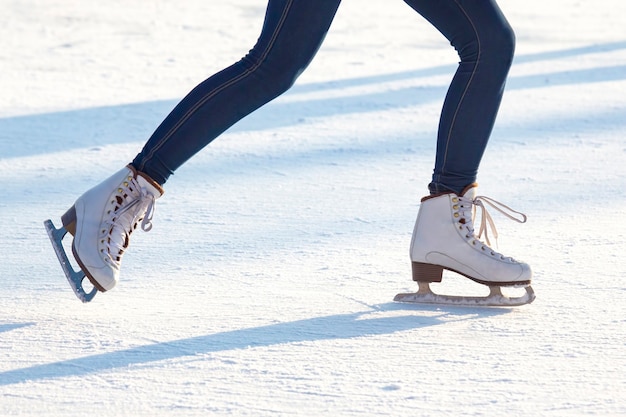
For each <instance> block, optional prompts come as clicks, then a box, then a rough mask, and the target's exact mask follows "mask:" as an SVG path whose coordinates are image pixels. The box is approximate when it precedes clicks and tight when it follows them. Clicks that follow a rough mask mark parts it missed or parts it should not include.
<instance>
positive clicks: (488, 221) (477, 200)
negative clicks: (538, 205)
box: [459, 196, 527, 255]
mask: <svg viewBox="0 0 626 417" xmlns="http://www.w3.org/2000/svg"><path fill="white" fill-rule="evenodd" d="M459 201H460V202H461V203H467V204H461V207H463V208H466V207H468V206H471V217H470V219H474V218H475V217H476V209H477V208H480V227H479V228H478V234H477V235H475V236H476V238H477V239H479V240H480V238H481V237H482V236H483V233H484V237H485V243H487V246H491V240H490V239H489V229H491V233H492V235H493V238H494V239H495V241H496V247H497V240H498V229H497V228H496V224H495V222H494V221H493V218H492V217H491V214H489V211H488V210H487V206H489V207H490V208H493V209H495V210H496V211H498V212H500V213H502V214H503V215H504V216H506V217H507V218H509V219H511V220H513V221H516V222H518V223H526V220H527V217H526V215H525V214H524V213H521V212H519V211H517V210H513V209H512V208H511V207H509V206H507V205H505V204H502V203H501V202H499V201H496V200H494V199H492V198H489V197H485V196H476V197H474V199H471V198H466V197H459ZM463 218H467V215H466V214H465V213H463ZM465 224H466V226H467V228H468V231H469V233H470V235H473V234H474V227H473V220H472V221H470V222H469V224H467V223H465ZM493 254H494V255H495V253H493Z"/></svg>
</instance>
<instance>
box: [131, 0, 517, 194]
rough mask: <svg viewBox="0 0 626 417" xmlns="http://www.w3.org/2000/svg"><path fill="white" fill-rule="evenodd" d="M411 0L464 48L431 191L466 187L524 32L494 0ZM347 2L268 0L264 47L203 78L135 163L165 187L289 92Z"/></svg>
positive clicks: (261, 44)
mask: <svg viewBox="0 0 626 417" xmlns="http://www.w3.org/2000/svg"><path fill="white" fill-rule="evenodd" d="M405 2H406V3H407V4H409V6H411V7H412V8H413V9H414V10H415V11H417V12H418V13H419V14H421V15H422V16H423V17H424V18H426V19H427V20H428V21H429V22H430V23H432V24H433V25H434V26H435V27H436V28H437V29H438V30H439V31H440V32H441V33H442V34H443V35H444V36H445V37H446V38H447V39H448V40H449V41H450V43H451V45H452V46H453V47H454V48H455V49H456V50H457V51H458V53H459V57H460V63H459V67H458V69H457V72H456V74H455V76H454V78H453V80H452V82H451V84H450V88H449V90H448V94H447V96H446V99H445V101H444V105H443V110H442V113H441V119H440V124H439V132H438V138H437V154H436V159H435V169H434V172H433V177H432V182H431V183H430V184H429V189H430V191H431V193H439V192H443V191H455V192H457V193H460V192H461V191H462V190H463V188H465V186H467V185H468V184H471V183H473V182H474V181H475V180H476V175H477V171H478V166H479V164H480V160H481V158H482V155H483V152H484V149H485V147H486V145H487V142H488V139H489V136H490V134H491V130H492V128H493V124H494V121H495V118H496V114H497V111H498V107H499V105H500V101H501V98H502V92H503V89H504V83H505V80H506V76H507V73H508V70H509V67H510V65H511V61H512V57H513V50H514V44H515V37H514V34H513V31H512V29H511V28H510V26H509V24H508V23H507V21H506V19H505V18H504V16H503V15H502V13H501V11H500V9H499V8H498V6H497V4H496V3H495V1H494V0H405ZM340 3H341V0H269V1H268V5H267V11H266V15H265V21H264V25H263V29H262V31H261V35H260V37H259V39H258V41H257V43H256V45H255V46H254V47H253V48H252V50H250V52H249V53H248V54H247V55H246V56H245V57H244V58H242V59H241V61H239V62H237V63H235V64H233V65H231V66H230V67H228V68H226V69H224V70H222V71H220V72H218V73H217V74H215V75H213V76H211V77H210V78H208V79H207V80H205V81H203V82H202V83H200V84H199V85H198V86H197V87H195V88H194V89H193V90H192V91H191V92H190V93H189V94H188V95H187V96H186V97H185V98H183V100H182V101H181V102H180V103H179V104H178V105H177V106H176V107H175V108H174V109H173V110H172V112H171V113H170V114H169V115H168V116H167V117H166V118H165V120H163V122H162V123H161V125H160V126H159V127H158V128H157V129H156V131H155V132H154V133H153V135H152V136H151V137H150V139H149V140H148V141H147V143H146V144H145V146H144V148H143V150H142V151H141V152H140V153H139V154H138V155H137V156H136V158H135V159H134V160H133V162H132V164H133V165H134V166H135V168H137V169H138V170H139V171H142V172H144V173H146V174H148V175H149V176H150V177H152V178H153V179H154V180H155V181H156V182H158V183H159V184H161V185H163V184H164V183H165V182H166V181H167V179H168V177H169V176H170V175H171V174H172V173H173V172H174V171H175V170H176V169H177V168H178V167H180V166H181V165H182V164H183V163H185V161H187V160H188V159H189V158H191V157H192V156H193V155H195V154H196V153H197V152H198V151H200V150H201V149H202V148H204V147H205V146H206V145H208V144H209V143H210V142H211V141H213V139H215V138H216V137H217V136H219V135H220V134H221V133H223V132H224V131H225V130H226V129H228V128H229V127H230V126H232V125H233V124H235V123H236V122H237V121H239V120H240V119H242V118H243V117H245V116H246V115H248V114H250V113H251V112H253V111H254V110H256V109H258V108H259V107H261V106H262V105H264V104H266V103H268V102H269V101H271V100H272V99H274V98H276V97H277V96H279V95H280V94H282V93H284V92H285V91H287V90H288V89H289V88H290V87H291V86H292V85H293V83H294V82H295V80H296V79H297V78H298V76H299V75H300V74H301V73H302V72H303V71H304V70H305V68H306V67H307V66H308V64H309V63H310V62H311V60H312V59H313V57H314V55H315V53H316V52H317V50H318V49H319V47H320V45H321V44H322V42H323V40H324V37H325V36H326V33H327V31H328V28H329V27H330V25H331V23H332V20H333V18H334V16H335V13H336V11H337V8H338V7H339V4H340ZM372 18H375V17H372ZM389 30H393V28H389ZM411 59H412V58H411Z"/></svg>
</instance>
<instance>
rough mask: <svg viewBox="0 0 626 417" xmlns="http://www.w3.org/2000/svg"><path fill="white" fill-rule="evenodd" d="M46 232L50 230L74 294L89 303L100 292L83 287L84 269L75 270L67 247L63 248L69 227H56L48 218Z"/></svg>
mask: <svg viewBox="0 0 626 417" xmlns="http://www.w3.org/2000/svg"><path fill="white" fill-rule="evenodd" d="M43 224H44V226H45V228H46V232H48V237H49V238H50V242H51V243H52V247H53V248H54V253H56V255H57V258H58V260H59V263H60V264H61V268H63V272H64V273H65V277H66V278H67V281H68V282H69V284H70V287H72V290H73V291H74V294H76V297H78V299H79V300H80V301H82V302H83V303H88V302H89V301H91V300H92V299H93V297H95V296H96V293H97V292H98V289H97V288H95V287H94V288H93V289H92V290H91V291H90V292H86V291H85V289H84V288H83V281H84V280H85V278H87V277H86V276H85V273H84V272H83V271H82V270H79V271H75V270H74V268H72V265H71V264H70V260H69V259H68V257H67V254H66V253H65V249H63V244H62V242H61V241H62V240H63V237H64V236H65V235H66V234H67V229H66V228H65V227H60V228H58V229H57V228H56V227H54V224H53V223H52V220H46V221H44V222H43Z"/></svg>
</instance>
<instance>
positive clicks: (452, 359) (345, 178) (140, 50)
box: [0, 0, 626, 417]
mask: <svg viewBox="0 0 626 417" xmlns="http://www.w3.org/2000/svg"><path fill="white" fill-rule="evenodd" d="M0 3H1V4H2V13H0V39H2V48H0V67H1V68H2V70H1V71H0V80H1V81H0V82H1V83H2V84H1V85H2V99H0V191H1V194H2V198H1V199H0V230H2V237H1V238H0V253H1V254H2V263H1V264H0V284H1V285H0V415H15V416H33V415H46V416H84V415H86V414H93V415H98V416H125V415H126V416H161V415H163V416H179V415H180V416H209V415H233V416H246V415H248V416H265V415H268V416H269V415H271V416H278V415H290V416H292V415H301V416H322V415H324V416H327V415H332V416H356V415H359V416H412V417H416V416H430V415H432V416H477V415H489V416H497V415H507V416H514V415H519V416H527V415H534V416H564V415H600V416H608V415H626V342H625V341H626V284H625V283H624V279H625V278H626V266H625V265H626V263H625V262H624V252H625V251H626V226H625V222H624V217H625V216H626V208H625V207H626V198H625V197H624V190H626V180H625V178H626V168H624V161H625V160H626V142H625V141H624V131H625V128H626V117H625V115H626V31H625V30H624V26H623V18H624V15H625V14H626V3H625V2H623V1H622V0H602V1H598V2H581V1H574V0H562V1H558V2H546V1H539V0H526V1H518V0H503V1H501V2H500V5H501V7H502V9H503V10H504V12H505V14H506V15H507V17H508V18H509V20H510V22H511V24H512V25H513V27H514V28H515V29H516V33H517V39H518V42H517V55H516V58H515V62H514V66H513V68H512V71H511V76H510V80H509V83H508V88H507V92H506V94H505V99H504V102H503V104H502V108H501V112H500V116H499V119H498V123H497V126H496V128H495V130H494V132H493V137H492V141H491V143H490V146H489V148H488V150H487V152H486V154H485V157H484V159H483V164H482V167H481V171H480V176H479V183H480V186H481V187H480V192H481V194H484V195H488V196H491V197H494V198H496V199H497V200H499V201H502V202H504V203H505V204H508V205H510V206H511V207H513V208H515V209H519V210H520V211H522V212H524V213H526V214H527V215H528V217H529V221H528V223H526V224H524V225H518V224H516V223H514V222H508V221H506V219H504V218H502V217H500V216H497V215H496V216H495V220H496V222H497V224H498V231H499V233H500V239H499V245H500V246H499V250H500V251H502V252H503V253H505V254H508V255H512V256H514V257H516V258H519V259H523V260H526V261H527V262H529V263H530V264H531V266H532V267H533V270H534V273H535V276H534V282H533V287H534V289H535V291H536V294H537V299H536V301H535V302H534V303H533V304H531V305H528V306H524V307H520V308H511V309H481V308H453V307H450V308H442V307H434V306H407V305H403V304H398V303H393V302H392V299H393V296H394V295H395V294H396V293H398V292H407V291H414V290H416V286H415V285H414V283H412V281H411V279H410V262H409V259H408V246H409V241H410V237H411V230H412V226H413V222H414V219H415V215H416V213H417V208H418V203H419V199H420V197H421V196H422V195H423V194H424V193H425V192H426V184H427V183H428V180H429V177H430V174H431V171H432V165H433V161H434V147H435V142H434V137H435V134H436V128H437V122H438V120H437V118H438V113H439V110H440V108H441V103H442V100H443V96H444V94H445V91H446V87H447V84H448V82H449V79H450V77H451V74H452V72H453V71H454V67H455V65H456V61H457V57H456V56H455V53H454V51H453V50H452V49H451V48H450V47H449V45H448V44H447V41H445V39H443V38H442V37H441V36H440V34H439V33H438V32H437V31H436V30H434V29H432V28H431V27H430V26H429V25H428V24H427V23H426V22H425V21H424V20H423V19H421V18H420V17H419V16H417V15H415V14H414V13H413V12H412V11H411V9H410V8H408V7H407V6H406V5H405V4H404V3H403V2H402V1H396V2H391V1H389V0H367V1H363V0H361V1H358V0H346V1H344V4H342V6H341V8H340V10H339V13H338V15H337V18H336V22H335V24H334V26H333V27H332V29H331V31H330V33H329V35H328V38H327V41H326V43H325V44H324V46H323V47H322V49H321V50H320V52H319V54H318V56H317V57H316V59H315V60H314V62H313V63H312V64H311V66H310V68H309V70H308V71H307V72H305V73H304V74H303V75H302V77H301V78H300V79H299V81H298V83H297V84H296V85H295V86H294V88H293V89H292V90H291V91H290V92H289V93H288V94H286V95H285V96H283V97H281V98H279V99H278V100H276V101H275V102H273V103H271V104H270V105H268V106H267V107H265V108H263V109H262V110H260V111H259V112H257V113H256V114H254V115H252V116H251V117H249V118H248V119H246V120H244V121H243V122H242V123H241V124H239V125H237V126H235V127H234V128H232V129H231V130H230V131H228V132H227V133H226V134H225V135H224V136H223V137H221V138H220V139H219V140H218V141H216V142H215V143H214V144H212V145H211V146H210V147H208V148H207V149H205V150H204V151H203V152H201V153H200V154H198V155H197V157H196V158H194V159H192V160H191V161H190V162H189V163H188V164H186V165H185V166H184V167H182V168H181V169H180V170H179V171H177V173H176V175H175V176H173V177H172V178H171V180H170V181H169V182H168V184H167V185H166V193H165V196H164V197H163V198H162V199H160V200H159V201H158V203H157V206H156V213H155V219H154V224H155V226H154V229H153V230H152V231H151V232H150V233H147V234H145V233H141V232H137V234H134V235H133V241H132V245H131V248H130V250H129V251H128V253H127V255H126V256H125V259H124V267H123V271H122V277H121V282H120V284H119V286H118V287H117V288H115V289H114V290H112V291H111V292H109V293H106V294H99V295H98V296H97V297H96V298H95V299H94V301H92V302H91V303H89V304H82V303H81V302H80V301H79V300H77V299H76V298H75V296H74V294H73V293H72V291H71V290H70V288H69V286H68V284H67V281H66V280H65V278H64V276H63V273H62V271H61V268H60V267H59V265H58V262H57V260H56V258H55V255H54V252H53V251H52V248H51V246H50V243H49V241H48V237H47V235H46V232H45V230H44V228H43V225H42V221H43V220H45V219H47V218H53V219H54V220H55V221H56V222H58V221H59V220H58V218H59V217H60V216H61V214H63V213H64V212H65V210H66V209H67V208H68V207H69V206H70V205H71V204H72V203H73V201H74V200H75V199H76V198H77V197H78V196H79V195H80V194H82V192H84V191H85V190H86V189H88V188H89V187H91V186H93V185H95V184H96V183H97V182H99V181H101V180H102V179H104V178H106V177H108V176H109V175H110V173H112V172H115V171H117V170H118V169H119V168H120V167H121V166H123V165H124V164H126V163H127V162H128V161H130V160H131V159H132V158H133V157H134V155H135V154H136V153H137V152H138V151H139V149H140V147H141V145H142V143H143V142H144V141H145V140H146V138H147V137H148V136H149V135H150V134H151V133H152V131H153V129H154V128H156V126H157V125H158V123H159V122H160V121H161V119H162V118H163V117H164V116H165V115H166V114H167V112H168V111H169V110H170V109H171V108H172V106H173V105H174V104H175V103H176V102H177V100H179V99H180V98H181V97H182V96H183V95H184V94H186V93H187V91H188V90H189V89H191V88H192V87H193V86H194V85H195V84H196V83H198V82H199V81H201V80H203V79H204V78H205V77H206V76H208V75H210V74H212V73H213V72H215V71H217V70H219V69H221V68H222V67H224V66H226V65H229V64H230V63H232V62H234V61H235V60H237V59H239V58H240V57H241V56H242V55H243V54H245V53H246V51H247V50H248V49H249V48H250V47H251V46H252V44H253V43H254V41H255V40H256V37H257V35H258V31H259V29H260V27H261V24H262V19H263V11H264V2H263V1H260V0H231V1H228V2H224V1H200V0H189V1H185V2H173V1H164V0H156V1H152V2H140V1H135V2H132V1H131V2H128V1H121V0H111V1H107V2H72V1H69V0H55V1H48V0H46V1H44V0H20V1H17V0H16V1H10V0H3V1H0ZM466 281H468V280H463V279H460V278H457V277H455V276H453V275H446V277H445V278H444V282H443V283H442V284H441V286H440V287H438V291H440V292H444V293H452V294H454V293H456V294H470V293H479V292H480V291H483V289H482V288H477V287H476V286H475V285H474V284H472V283H470V282H466Z"/></svg>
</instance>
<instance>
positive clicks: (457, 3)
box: [437, 0, 482, 182]
mask: <svg viewBox="0 0 626 417" xmlns="http://www.w3.org/2000/svg"><path fill="white" fill-rule="evenodd" d="M454 2H455V3H456V5H457V6H458V7H459V9H460V10H461V12H462V13H463V14H464V15H465V17H466V18H467V21H468V22H469V24H470V25H471V26H472V29H473V30H474V33H475V34H476V40H477V42H478V56H477V57H476V64H475V65H474V68H473V70H472V75H471V76H470V78H469V80H468V81H467V85H466V86H465V90H464V91H463V94H462V95H461V98H460V99H459V103H458V105H457V108H456V110H455V111H454V116H453V117H452V121H451V122H450V128H449V129H448V133H447V137H446V146H445V149H444V153H443V162H442V164H441V174H444V173H446V172H447V171H446V162H447V160H448V147H449V145H450V137H451V136H452V129H454V124H455V123H456V119H457V116H458V114H459V109H460V107H461V104H462V103H463V101H464V99H465V96H466V95H467V90H469V88H470V85H471V84H472V81H473V80H474V75H475V74H476V71H477V70H478V65H479V62H480V58H481V54H482V45H481V42H480V36H479V35H478V30H476V26H475V25H474V22H473V21H472V19H471V17H470V16H469V14H468V13H467V12H466V11H465V9H464V8H463V6H462V5H461V4H460V3H459V1H457V0H454ZM441 174H440V176H441ZM440 180H441V179H440V178H439V179H438V180H437V182H439V181H440Z"/></svg>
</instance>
